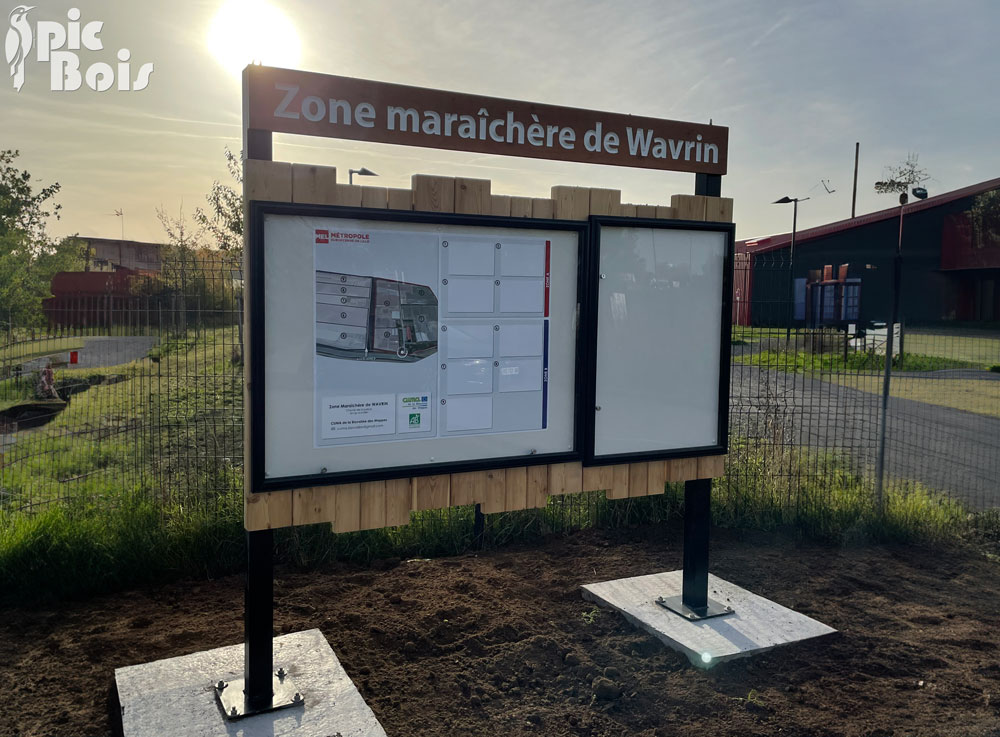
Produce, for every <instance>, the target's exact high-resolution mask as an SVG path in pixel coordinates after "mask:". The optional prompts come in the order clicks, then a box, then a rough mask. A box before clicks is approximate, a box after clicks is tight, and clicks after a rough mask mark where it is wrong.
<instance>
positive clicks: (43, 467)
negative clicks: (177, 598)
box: [0, 254, 1000, 541]
mask: <svg viewBox="0 0 1000 737" xmlns="http://www.w3.org/2000/svg"><path fill="white" fill-rule="evenodd" d="M836 266H837V265H831V266H829V267H825V268H824V269H819V270H808V269H800V267H799V264H798V263H797V262H796V264H795V268H791V264H790V263H789V260H788V258H787V254H786V255H784V256H782V255H780V254H779V255H773V254H758V255H754V256H752V257H751V256H748V255H746V254H740V255H739V256H738V257H737V260H736V274H735V278H734V295H733V323H734V324H733V332H732V363H731V366H730V371H731V374H730V376H731V396H730V439H729V440H730V454H729V459H728V462H727V467H726V470H727V472H726V476H725V477H724V478H722V479H720V480H719V481H718V482H717V483H716V487H715V488H716V489H717V492H718V494H719V498H720V499H721V500H722V504H721V507H720V508H721V510H722V511H721V512H720V514H723V515H726V514H728V515H734V516H739V515H750V516H752V515H755V514H765V513H766V514H768V515H772V516H774V515H778V516H780V517H781V518H782V519H783V520H795V519H797V518H800V517H802V516H808V515H809V514H810V513H811V510H816V509H820V508H822V509H825V510H829V509H830V508H831V500H832V499H834V498H836V499H837V500H838V504H840V505H841V507H842V508H843V509H845V510H850V509H859V508H862V507H870V506H872V505H874V504H876V502H877V501H878V500H877V498H876V494H877V492H878V484H877V479H876V477H875V476H876V468H877V467H878V458H879V449H880V442H879V441H880V436H881V432H882V428H883V426H884V427H885V437H886V442H885V451H884V478H883V481H884V484H883V486H884V488H885V490H886V493H887V494H889V495H890V496H891V498H892V499H895V500H896V502H894V503H904V502H903V501H901V500H904V499H905V498H906V497H907V495H909V496H913V495H918V496H923V497H925V498H933V499H939V500H944V501H948V502H953V503H956V504H958V505H960V507H961V509H962V510H963V511H968V512H977V511H983V510H988V509H993V508H997V507H1000V460H998V459H1000V452H998V451H1000V329H998V326H997V325H996V324H992V325H991V324H988V323H979V324H975V325H972V324H963V325H958V324H955V323H953V322H941V323H939V324H920V325H910V324H908V323H907V322H906V317H905V313H906V310H905V304H906V300H905V299H904V300H903V306H904V308H903V309H902V310H901V319H900V320H899V321H898V322H897V323H896V324H895V325H892V326H890V325H889V324H888V323H889V315H890V310H889V306H890V304H891V302H890V300H889V299H887V298H886V297H885V295H883V294H875V290H871V292H867V291H865V290H866V287H867V284H866V281H865V276H864V274H867V273H868V272H869V271H870V272H873V273H878V272H882V273H883V274H884V273H886V272H887V271H890V270H891V269H892V263H891V262H890V261H881V262H873V263H869V264H865V265H864V273H863V275H862V276H861V277H860V278H859V277H856V276H854V277H852V276H849V272H848V270H847V269H836V271H835V268H834V267H836ZM175 271H176V273H172V274H171V275H170V278H169V279H167V278H164V277H162V276H157V277H150V278H142V279H139V278H133V279H131V280H128V281H123V282H120V283H119V282H116V281H114V280H113V279H110V278H107V279H105V280H104V281H103V282H101V280H100V279H97V280H96V281H97V282H100V283H101V285H102V286H101V289H102V290H103V292H100V293H89V294H87V293H79V292H78V293H72V294H69V295H66V294H64V295H63V296H60V297H54V298H50V299H49V300H47V301H46V303H45V305H44V315H43V316H41V318H40V320H39V321H38V322H37V324H35V325H34V326H24V325H16V324H11V322H10V320H8V321H7V322H6V324H4V325H3V333H2V335H0V444H2V445H0V453H2V457H0V510H2V511H5V512H7V513H8V516H7V518H8V519H9V518H10V514H14V515H16V514H31V513H33V512H36V511H38V510H40V509H43V508H45V507H47V506H49V505H52V504H60V505H64V506H66V507H69V508H72V509H89V510H91V511H95V510H96V511H100V510H101V509H104V508H108V507H111V506H114V505H120V504H122V503H123V502H124V501H125V500H130V499H132V500H134V499H140V500H143V501H144V502H149V503H152V504H154V505H156V506H157V507H158V508H159V509H161V510H162V512H163V514H164V515H175V514H183V512H184V510H189V509H193V508H196V509H198V510H199V511H201V512H208V513H209V514H212V513H218V514H222V513H224V512H227V511H228V512H229V513H232V512H233V510H239V509H241V507H242V466H243V439H242V428H243V403H242V390H243V361H242V356H243V351H242V331H241V314H242V301H241V283H240V281H239V278H238V277H239V271H238V267H236V266H234V264H233V263H232V262H231V260H229V259H226V258H225V257H224V256H221V255H220V257H219V258H217V259H214V260H213V259H206V258H201V259H200V260H199V261H198V262H197V263H194V262H192V263H190V264H182V265H181V267H180V268H179V269H178V268H177V267H175ZM903 289H904V290H905V289H906V281H905V279H904V282H903ZM904 296H905V294H904ZM911 297H912V295H911ZM663 319H664V320H674V319H683V316H679V315H664V316H663ZM0 320H2V315H0ZM890 331H891V332H890ZM890 335H891V337H892V343H893V347H892V360H891V366H890V369H891V371H890V377H889V380H888V382H886V352H887V344H888V343H889V342H890V340H889V338H890ZM883 401H885V411H883ZM893 495H894V496H893ZM762 500H764V501H766V504H764V505H763V506H762ZM678 505H679V500H678V498H677V495H676V493H669V494H667V495H665V496H664V497H662V498H660V499H659V500H657V499H656V498H654V497H650V498H649V499H648V500H639V501H636V502H631V501H627V502H625V503H621V504H617V505H616V504H611V503H609V502H608V501H607V500H604V498H603V495H589V496H587V495H584V496H582V497H580V498H576V499H570V498H554V499H552V500H551V501H550V504H549V507H548V508H547V509H545V510H541V511H538V512H526V513H511V514H508V515H498V516H495V517H494V519H492V520H491V521H490V525H489V535H490V539H491V540H495V541H502V540H504V539H508V538H512V537H515V536H517V535H518V534H522V533H523V532H524V531H525V530H530V529H538V530H541V529H545V530H553V529H555V530H558V529H570V528H574V527H586V526H592V525H601V524H620V523H630V522H637V521H642V520H646V521H654V520H656V519H660V518H663V517H665V516H667V515H668V514H669V513H671V511H672V510H675V509H676V508H677V506H678ZM834 506H835V507H836V505H834ZM841 507H837V508H841ZM762 510H766V511H762ZM846 513H847V512H845V514H846ZM827 514H831V513H830V512H829V511H827ZM468 522H469V511H468V510H464V511H462V510H459V511H455V510H452V511H446V512H441V513H438V514H424V515H422V516H421V518H420V520H419V524H421V525H424V526H425V527H427V528H428V530H429V534H430V527H432V526H436V528H435V529H438V530H440V529H442V528H448V527H454V528H456V529H457V528H459V527H461V528H462V529H465V527H466V526H467V524H468ZM462 534H463V535H465V533H462ZM456 539H463V540H464V539H466V538H465V537H462V536H461V535H458V536H457V537H456Z"/></svg>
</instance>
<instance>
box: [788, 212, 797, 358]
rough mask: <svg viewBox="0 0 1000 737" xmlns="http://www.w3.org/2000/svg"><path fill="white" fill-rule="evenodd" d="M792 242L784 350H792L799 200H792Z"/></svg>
mask: <svg viewBox="0 0 1000 737" xmlns="http://www.w3.org/2000/svg"><path fill="white" fill-rule="evenodd" d="M792 203H793V204H792V242H791V245H790V246H789V248H788V327H787V328H785V350H793V348H792V346H791V340H792V322H794V320H795V272H794V271H793V269H794V267H795V231H796V229H797V228H798V224H799V200H798V198H796V199H794V200H792Z"/></svg>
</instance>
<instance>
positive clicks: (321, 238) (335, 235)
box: [316, 228, 371, 245]
mask: <svg viewBox="0 0 1000 737" xmlns="http://www.w3.org/2000/svg"><path fill="white" fill-rule="evenodd" d="M370 240H371V235H369V234H368V233H341V232H339V231H334V232H330V231H329V230H320V229H319V228H317V229H316V242H317V243H360V244H362V245H367V244H368V243H369V241H370Z"/></svg>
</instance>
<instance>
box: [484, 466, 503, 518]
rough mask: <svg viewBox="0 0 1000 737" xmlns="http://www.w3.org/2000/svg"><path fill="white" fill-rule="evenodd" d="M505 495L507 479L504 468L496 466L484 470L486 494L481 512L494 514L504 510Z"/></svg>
mask: <svg viewBox="0 0 1000 737" xmlns="http://www.w3.org/2000/svg"><path fill="white" fill-rule="evenodd" d="M506 497H507V480H506V474H505V472H504V469H502V468H498V469H496V470H493V471H486V496H485V498H484V499H483V501H482V511H483V514H494V513H496V512H502V511H504V500H505V499H506Z"/></svg>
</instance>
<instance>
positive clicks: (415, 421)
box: [410, 412, 420, 427]
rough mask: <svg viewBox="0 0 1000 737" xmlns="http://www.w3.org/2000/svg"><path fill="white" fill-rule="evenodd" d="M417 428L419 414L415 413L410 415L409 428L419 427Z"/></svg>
mask: <svg viewBox="0 0 1000 737" xmlns="http://www.w3.org/2000/svg"><path fill="white" fill-rule="evenodd" d="M419 426H420V413H419V412H417V413H414V414H412V415H410V427H419Z"/></svg>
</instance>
